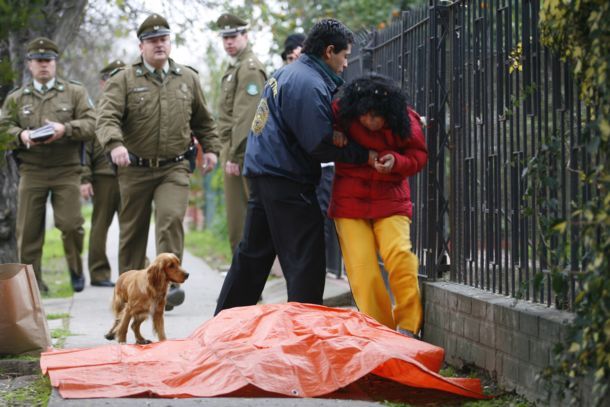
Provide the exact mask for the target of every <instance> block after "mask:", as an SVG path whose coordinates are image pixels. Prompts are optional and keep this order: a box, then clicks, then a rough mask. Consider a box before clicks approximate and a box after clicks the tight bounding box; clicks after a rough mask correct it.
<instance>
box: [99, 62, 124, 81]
mask: <svg viewBox="0 0 610 407" xmlns="http://www.w3.org/2000/svg"><path fill="white" fill-rule="evenodd" d="M124 66H125V62H123V61H121V60H120V59H115V60H114V61H112V62H111V63H109V64H108V65H106V66H105V67H103V68H102V70H101V71H100V75H101V76H102V79H103V80H106V79H108V78H109V77H110V74H111V73H112V72H114V71H115V70H116V69H119V68H122V67H124Z"/></svg>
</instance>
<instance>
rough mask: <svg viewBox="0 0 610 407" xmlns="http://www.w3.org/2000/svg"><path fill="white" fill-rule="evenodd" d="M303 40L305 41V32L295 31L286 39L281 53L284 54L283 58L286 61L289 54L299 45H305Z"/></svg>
mask: <svg viewBox="0 0 610 407" xmlns="http://www.w3.org/2000/svg"><path fill="white" fill-rule="evenodd" d="M303 42H305V34H301V33H294V34H290V35H289V36H288V37H286V39H285V40H284V51H282V53H281V54H280V55H281V56H282V60H283V61H286V58H288V55H290V54H291V53H292V51H294V50H295V49H297V48H298V47H303Z"/></svg>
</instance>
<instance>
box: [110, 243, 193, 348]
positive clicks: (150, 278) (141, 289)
mask: <svg viewBox="0 0 610 407" xmlns="http://www.w3.org/2000/svg"><path fill="white" fill-rule="evenodd" d="M188 276H189V274H188V273H187V272H186V271H185V270H184V269H183V268H182V267H180V259H178V256H176V255H175V254H172V253H161V254H160V255H158V256H157V257H156V258H155V260H153V262H152V263H151V264H150V266H148V268H146V269H144V270H130V271H127V272H125V273H123V274H121V276H120V277H119V279H118V280H117V282H116V286H115V287H114V295H113V298H112V311H113V312H114V316H115V321H114V325H113V326H112V328H111V329H110V331H108V333H107V334H106V335H105V337H106V339H108V340H109V341H111V340H113V339H114V338H115V337H116V336H117V335H118V341H119V343H125V342H126V340H127V328H128V325H129V321H130V320H132V319H133V322H132V324H131V329H132V330H133V333H134V334H135V336H136V343H137V344H140V345H144V344H148V343H151V341H149V340H148V339H144V337H143V336H142V334H141V333H140V325H142V322H144V321H145V320H146V318H148V315H149V314H150V315H152V317H153V328H154V330H155V332H156V333H157V336H158V337H159V340H160V341H164V340H165V326H164V321H163V311H164V310H165V301H166V299H165V297H166V295H167V287H168V286H169V283H170V282H175V283H184V281H185V280H186V279H187V278H188Z"/></svg>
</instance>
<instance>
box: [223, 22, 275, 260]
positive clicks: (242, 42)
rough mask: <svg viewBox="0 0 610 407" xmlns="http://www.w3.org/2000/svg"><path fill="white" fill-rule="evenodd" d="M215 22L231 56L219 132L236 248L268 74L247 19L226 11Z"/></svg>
mask: <svg viewBox="0 0 610 407" xmlns="http://www.w3.org/2000/svg"><path fill="white" fill-rule="evenodd" d="M216 24H217V25H218V30H219V32H220V36H221V37H222V44H223V46H224V49H225V51H226V53H227V55H228V56H229V58H230V62H229V66H228V67H227V70H226V72H225V73H224V75H223V77H222V82H221V85H220V86H221V90H220V91H221V95H220V106H219V110H218V111H219V117H218V131H219V134H220V138H221V141H222V143H223V150H222V152H221V163H222V165H223V168H224V190H225V197H226V200H225V202H226V205H225V206H226V211H227V226H228V229H229V241H230V244H231V249H232V250H235V248H236V247H237V244H238V243H239V241H240V239H241V236H242V232H243V225H244V223H245V219H246V209H247V203H248V195H249V191H248V186H247V183H246V179H245V178H244V177H243V175H242V169H243V161H244V154H245V151H246V139H247V138H248V132H249V131H250V124H251V123H252V119H253V118H254V114H255V113H256V107H257V106H258V101H259V99H260V96H261V93H262V89H263V86H264V84H265V81H266V80H267V74H266V72H265V67H264V65H263V64H262V63H261V62H260V61H259V59H258V58H257V57H256V55H254V53H253V52H252V48H251V47H250V44H249V43H248V33H247V29H248V23H247V22H246V21H244V20H242V19H241V18H239V17H237V16H234V15H233V14H228V13H227V14H223V15H221V16H220V17H218V20H217V21H216Z"/></svg>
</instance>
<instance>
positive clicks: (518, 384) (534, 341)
mask: <svg viewBox="0 0 610 407" xmlns="http://www.w3.org/2000/svg"><path fill="white" fill-rule="evenodd" d="M423 286H424V287H423V289H424V303H425V321H424V340H425V341H426V342H429V343H433V344H435V345H438V346H441V347H443V348H444V349H445V360H446V361H447V362H448V363H449V364H452V365H455V366H462V365H464V364H474V365H476V366H478V367H480V368H483V369H485V370H487V371H488V372H490V374H491V375H492V377H494V378H495V379H496V380H497V381H498V383H499V384H500V386H502V387H503V388H504V389H507V390H516V391H517V393H519V394H521V395H523V396H525V397H526V398H528V399H529V400H532V401H537V400H538V401H545V400H546V398H547V393H546V390H545V389H544V386H543V383H541V382H539V381H537V380H536V375H538V374H539V373H540V372H541V371H542V369H543V368H544V367H546V366H548V365H549V364H550V363H551V361H552V358H553V347H554V345H555V343H557V342H558V341H560V340H562V341H563V340H564V339H565V338H566V335H567V328H568V324H569V322H570V321H571V320H572V317H573V315H572V314H571V313H568V312H564V311H557V310H555V309H552V308H548V307H546V306H544V305H539V304H532V303H529V302H527V301H516V300H515V299H513V298H509V297H506V296H502V295H497V294H493V293H489V292H486V291H482V290H479V289H476V288H473V287H469V286H465V285H460V284H455V283H448V282H433V283H429V282H426V283H424V284H423Z"/></svg>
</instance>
